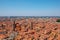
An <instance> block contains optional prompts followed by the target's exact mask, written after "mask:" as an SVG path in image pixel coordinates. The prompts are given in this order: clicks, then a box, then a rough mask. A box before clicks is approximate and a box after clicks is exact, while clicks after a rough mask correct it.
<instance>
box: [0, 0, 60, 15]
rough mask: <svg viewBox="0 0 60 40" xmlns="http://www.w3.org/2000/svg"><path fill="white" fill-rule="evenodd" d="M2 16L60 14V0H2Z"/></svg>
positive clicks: (0, 12)
mask: <svg viewBox="0 0 60 40" xmlns="http://www.w3.org/2000/svg"><path fill="white" fill-rule="evenodd" d="M0 16H60V0H0Z"/></svg>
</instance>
